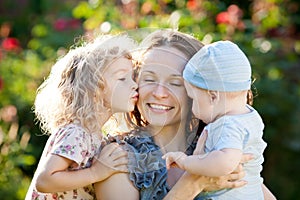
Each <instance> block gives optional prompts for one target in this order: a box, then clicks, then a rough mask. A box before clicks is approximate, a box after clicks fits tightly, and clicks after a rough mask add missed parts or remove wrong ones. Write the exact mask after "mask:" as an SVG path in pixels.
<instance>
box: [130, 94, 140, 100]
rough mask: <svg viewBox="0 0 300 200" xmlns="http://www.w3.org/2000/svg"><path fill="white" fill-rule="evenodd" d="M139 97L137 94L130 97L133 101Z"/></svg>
mask: <svg viewBox="0 0 300 200" xmlns="http://www.w3.org/2000/svg"><path fill="white" fill-rule="evenodd" d="M138 98H139V95H138V94H135V95H133V96H132V97H131V99H133V100H134V101H137V100H138Z"/></svg>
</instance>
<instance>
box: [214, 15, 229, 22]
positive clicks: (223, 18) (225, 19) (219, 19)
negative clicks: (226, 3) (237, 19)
mask: <svg viewBox="0 0 300 200" xmlns="http://www.w3.org/2000/svg"><path fill="white" fill-rule="evenodd" d="M216 22H217V24H229V23H230V19H229V13H228V12H220V13H219V14H218V15H217V17H216Z"/></svg>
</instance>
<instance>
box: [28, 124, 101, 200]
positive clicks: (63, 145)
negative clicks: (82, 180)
mask: <svg viewBox="0 0 300 200" xmlns="http://www.w3.org/2000/svg"><path fill="white" fill-rule="evenodd" d="M100 146H101V140H100V137H99V136H98V135H97V134H90V133H88V132H86V130H84V129H83V128H81V127H80V126H78V125H76V124H70V125H67V126H65V127H63V128H60V129H59V130H58V131H57V132H56V133H55V134H52V135H51V136H50V137H49V139H48V141H47V144H46V147H45V149H44V152H43V154H42V157H41V161H43V160H45V158H46V157H47V156H49V155H50V154H55V155H59V156H62V157H65V158H68V159H70V160H73V161H74V162H75V163H77V165H76V166H75V165H74V166H70V168H69V169H68V170H80V169H84V168H87V167H90V166H91V164H92V160H93V157H94V156H96V155H97V154H98V153H99V151H100ZM41 161H40V162H41ZM35 181H36V178H35V177H34V178H33V180H32V183H31V186H30V188H29V190H28V193H27V196H26V200H27V199H28V200H29V199H32V200H48V199H68V200H69V199H95V192H94V188H93V186H92V185H88V186H86V187H83V188H77V189H74V190H71V191H65V192H57V193H47V194H45V193H39V192H37V191H36V189H35V188H34V185H35Z"/></svg>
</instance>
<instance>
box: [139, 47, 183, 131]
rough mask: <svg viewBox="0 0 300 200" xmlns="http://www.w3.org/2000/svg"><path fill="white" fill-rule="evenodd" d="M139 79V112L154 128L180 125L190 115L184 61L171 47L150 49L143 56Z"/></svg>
mask: <svg viewBox="0 0 300 200" xmlns="http://www.w3.org/2000/svg"><path fill="white" fill-rule="evenodd" d="M144 56H145V57H144V64H143V66H142V68H141V73H140V76H139V79H138V84H139V101H138V109H139V111H140V112H141V114H142V115H143V117H144V118H145V119H146V120H147V121H148V122H149V124H150V125H153V126H168V125H179V124H180V123H182V122H185V121H184V120H185V119H186V118H187V114H188V113H189V106H188V100H189V99H188V96H187V93H186V90H185V87H184V80H183V78H182V71H183V68H184V66H185V64H186V62H187V59H186V58H185V56H184V54H182V53H181V52H180V51H178V50H177V49H174V48H170V47H165V48H153V49H151V50H149V51H148V52H147V53H146V54H145V55H144Z"/></svg>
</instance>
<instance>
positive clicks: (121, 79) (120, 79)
mask: <svg viewBox="0 0 300 200" xmlns="http://www.w3.org/2000/svg"><path fill="white" fill-rule="evenodd" d="M118 80H119V81H125V80H126V78H119V79H118Z"/></svg>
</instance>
